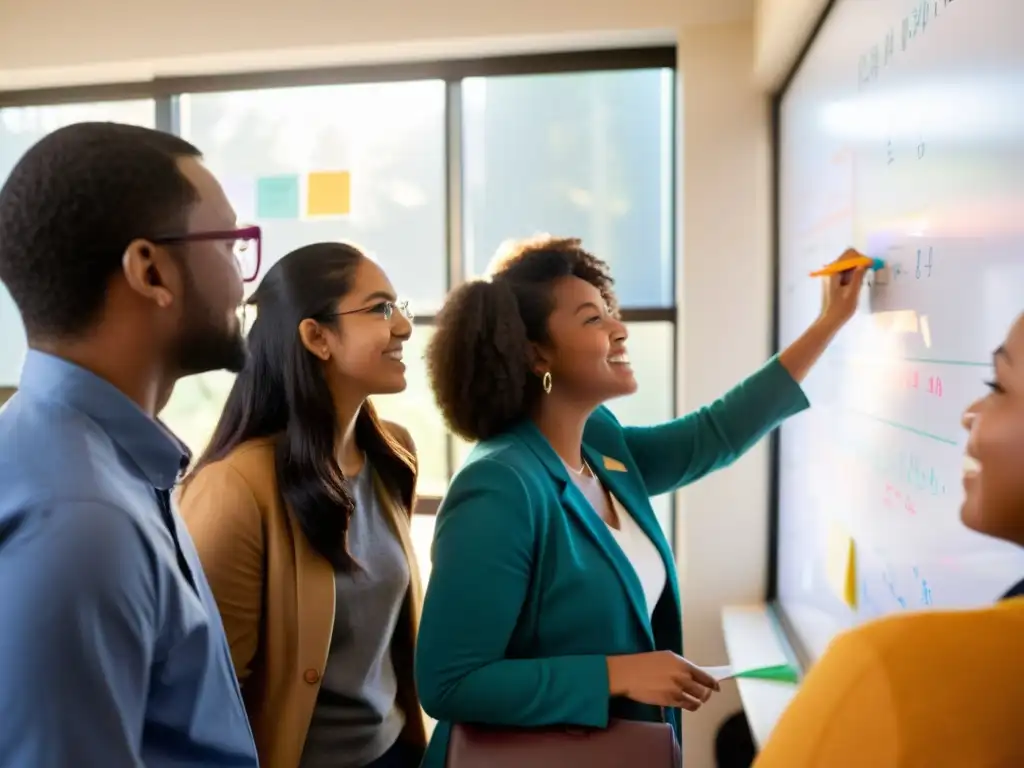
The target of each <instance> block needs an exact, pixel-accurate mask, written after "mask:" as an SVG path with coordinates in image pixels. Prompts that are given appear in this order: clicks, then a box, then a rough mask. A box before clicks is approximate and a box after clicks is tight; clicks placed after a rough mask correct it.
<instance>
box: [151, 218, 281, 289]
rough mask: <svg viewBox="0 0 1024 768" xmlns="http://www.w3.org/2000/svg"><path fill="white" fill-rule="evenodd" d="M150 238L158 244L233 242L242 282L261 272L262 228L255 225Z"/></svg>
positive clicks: (254, 277)
mask: <svg viewBox="0 0 1024 768" xmlns="http://www.w3.org/2000/svg"><path fill="white" fill-rule="evenodd" d="M150 240H151V242H153V243H156V244H157V245H171V244H173V243H208V242H213V241H216V240H223V241H227V242H232V243H233V246H232V250H233V251H234V254H235V261H236V262H237V263H238V271H239V272H241V274H242V282H245V283H251V282H252V281H253V280H255V279H256V278H257V277H258V276H259V274H260V264H261V263H262V261H263V236H262V233H261V231H260V228H259V227H258V226H255V225H253V226H251V227H242V228H240V229H223V230H218V231H215V232H188V233H187V234H184V235H173V236H170V237H153V238H150ZM254 245H255V247H254Z"/></svg>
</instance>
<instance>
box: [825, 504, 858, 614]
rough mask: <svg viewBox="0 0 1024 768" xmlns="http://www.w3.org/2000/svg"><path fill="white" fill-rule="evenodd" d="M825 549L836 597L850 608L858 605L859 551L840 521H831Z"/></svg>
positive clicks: (829, 578) (829, 579) (830, 581)
mask: <svg viewBox="0 0 1024 768" xmlns="http://www.w3.org/2000/svg"><path fill="white" fill-rule="evenodd" d="M825 546H826V550H825V572H826V576H827V578H828V583H829V586H830V587H831V588H832V592H833V593H835V595H836V597H838V598H839V599H840V600H842V601H843V602H844V603H846V605H848V606H849V607H850V608H856V607H857V552H856V549H857V548H856V545H855V544H854V541H853V536H851V535H850V532H849V531H847V530H846V528H845V527H844V526H843V525H842V524H841V523H839V522H837V521H835V520H833V521H832V522H830V523H829V527H828V538H827V540H826V544H825Z"/></svg>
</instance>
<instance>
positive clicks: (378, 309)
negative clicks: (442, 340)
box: [324, 301, 414, 321]
mask: <svg viewBox="0 0 1024 768" xmlns="http://www.w3.org/2000/svg"><path fill="white" fill-rule="evenodd" d="M395 310H398V311H399V312H400V313H401V314H402V316H403V317H404V318H405V319H406V320H409V321H411V320H412V319H413V317H414V315H413V312H412V310H411V309H410V308H409V302H408V301H381V302H378V303H377V304H373V305H371V306H369V307H360V308H359V309H346V310H345V311H344V312H329V313H327V314H326V315H324V319H329V318H332V317H343V316H344V315H374V314H376V315H383V316H384V319H385V320H390V319H391V318H392V317H394V316H395Z"/></svg>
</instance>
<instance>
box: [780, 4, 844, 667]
mask: <svg viewBox="0 0 1024 768" xmlns="http://www.w3.org/2000/svg"><path fill="white" fill-rule="evenodd" d="M837 2H838V0H827V2H826V3H825V6H824V8H822V10H821V14H820V15H819V16H818V18H817V20H816V21H815V22H814V26H813V28H812V29H811V32H810V34H809V35H808V36H807V40H806V41H805V42H804V44H803V47H802V48H801V49H800V53H799V54H798V55H797V57H796V60H795V61H794V62H793V66H792V67H791V68H790V69H789V71H788V72H787V73H786V77H785V78H784V79H783V81H782V84H781V85H780V86H779V88H778V89H777V90H776V91H775V92H774V93H773V94H772V98H771V163H772V173H771V180H772V181H771V184H772V188H771V253H772V320H771V323H772V350H773V352H774V353H776V354H777V353H779V352H781V351H782V350H781V349H780V348H779V347H780V342H779V319H780V316H781V314H782V307H781V306H780V302H779V288H780V279H779V274H780V271H781V261H782V247H781V246H782V243H781V237H780V228H781V227H780V224H781V214H782V210H781V192H782V184H781V174H780V169H781V165H782V164H781V160H782V157H781V144H782V131H781V118H782V100H783V98H785V96H786V93H787V92H788V91H789V87H790V85H791V84H792V82H793V79H794V78H795V77H796V75H797V73H798V72H799V71H800V69H801V67H802V66H803V64H804V60H805V59H806V58H807V54H808V53H809V52H810V50H811V47H812V46H813V45H814V43H815V42H816V41H817V39H818V35H819V33H820V32H821V28H822V27H823V26H824V25H825V22H826V21H827V20H828V18H829V16H830V14H831V13H832V10H833V9H834V8H835V6H836V3H837ZM779 440H780V436H779V430H777V429H776V430H774V431H773V432H772V433H771V436H770V438H769V445H768V568H767V569H766V570H767V573H766V584H765V595H766V597H767V603H768V608H769V614H770V616H771V619H772V621H773V623H774V625H775V627H776V631H777V632H778V634H779V635H780V640H782V641H783V642H782V645H783V647H784V649H785V650H786V652H787V655H788V656H789V657H790V659H791V661H793V662H794V663H795V664H796V665H797V666H798V667H799V668H800V670H801V672H802V673H803V674H806V673H807V671H808V670H809V669H810V667H811V663H812V657H811V655H810V654H809V653H808V651H807V649H806V648H805V647H804V645H803V644H802V643H801V642H800V640H799V635H798V634H797V633H796V631H795V629H794V627H793V626H792V624H791V623H790V622H789V619H788V618H787V617H786V611H785V609H784V608H783V607H782V604H781V603H780V601H779V595H778V586H779V585H778V566H779V503H780V499H779V445H780V443H779Z"/></svg>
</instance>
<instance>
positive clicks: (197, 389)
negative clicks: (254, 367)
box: [160, 371, 235, 459]
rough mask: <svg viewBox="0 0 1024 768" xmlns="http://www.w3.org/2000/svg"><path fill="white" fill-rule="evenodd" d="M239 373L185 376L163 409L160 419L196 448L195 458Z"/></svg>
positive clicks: (189, 445)
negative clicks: (236, 374)
mask: <svg viewBox="0 0 1024 768" xmlns="http://www.w3.org/2000/svg"><path fill="white" fill-rule="evenodd" d="M234 383H235V375H234V374H233V373H227V372H225V371H212V372H210V373H203V374H200V375H198V376H189V377H188V378H185V379H181V380H179V381H178V383H177V384H176V385H175V387H174V394H172V395H171V399H170V400H168V401H167V405H166V406H165V407H164V409H163V410H162V411H161V412H160V419H161V420H162V421H163V422H164V424H166V425H167V427H168V429H170V430H171V431H172V432H173V433H174V434H175V435H177V436H178V438H179V439H180V440H182V441H183V442H184V443H185V445H187V446H188V447H189V450H191V451H192V456H193V458H195V459H198V458H199V454H200V453H202V452H203V450H204V449H205V448H206V444H207V443H209V442H210V438H211V437H212V436H213V429H214V427H216V426H217V420H218V419H219V418H220V413H221V411H222V410H224V403H225V402H226V401H227V399H228V393H229V392H230V391H231V386H232V384H234Z"/></svg>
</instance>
